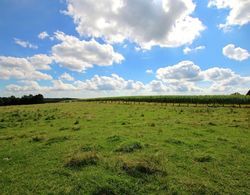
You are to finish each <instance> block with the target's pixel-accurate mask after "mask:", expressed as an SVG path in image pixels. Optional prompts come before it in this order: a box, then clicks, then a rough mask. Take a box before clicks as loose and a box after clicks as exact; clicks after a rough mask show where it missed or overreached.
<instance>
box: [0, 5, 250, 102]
mask: <svg viewBox="0 0 250 195" xmlns="http://www.w3.org/2000/svg"><path fill="white" fill-rule="evenodd" d="M249 23H250V0H174V1H173V0H99V1H93V0H42V1H37V0H0V96H10V95H15V96H22V95H25V94H38V93H41V94H43V95H44V96H45V97H75V98H89V97H104V96H124V95H193V94H197V95H207V94H231V93H234V92H240V93H242V94H245V93H247V91H248V90H249V89H250V52H249V51H250V41H249V35H250V25H249Z"/></svg>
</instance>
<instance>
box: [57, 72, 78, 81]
mask: <svg viewBox="0 0 250 195" xmlns="http://www.w3.org/2000/svg"><path fill="white" fill-rule="evenodd" d="M60 79H61V80H66V81H74V80H75V79H74V77H72V76H71V75H70V74H69V73H66V72H65V73H63V74H62V75H61V76H60Z"/></svg>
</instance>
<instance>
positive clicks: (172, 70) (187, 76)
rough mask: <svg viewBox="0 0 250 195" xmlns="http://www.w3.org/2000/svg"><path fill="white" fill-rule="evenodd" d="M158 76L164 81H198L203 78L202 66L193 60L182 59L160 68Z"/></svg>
mask: <svg viewBox="0 0 250 195" xmlns="http://www.w3.org/2000/svg"><path fill="white" fill-rule="evenodd" d="M156 75H157V78H158V79H160V80H163V81H198V80H201V79H202V78H201V68H200V67H199V66H197V65H195V64H194V63H193V62H192V61H182V62H180V63H178V64H176V65H173V66H168V67H165V68H160V69H158V70H157V72H156Z"/></svg>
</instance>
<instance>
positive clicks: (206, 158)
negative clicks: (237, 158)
mask: <svg viewBox="0 0 250 195" xmlns="http://www.w3.org/2000/svg"><path fill="white" fill-rule="evenodd" d="M194 160H195V161H196V162H201V163H205V162H211V161H212V160H213V158H212V157H211V156H210V155H205V156H199V157H196V158H194Z"/></svg>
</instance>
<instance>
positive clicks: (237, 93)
mask: <svg viewBox="0 0 250 195" xmlns="http://www.w3.org/2000/svg"><path fill="white" fill-rule="evenodd" d="M231 95H241V94H240V93H239V92H235V93H232V94H231Z"/></svg>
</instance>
